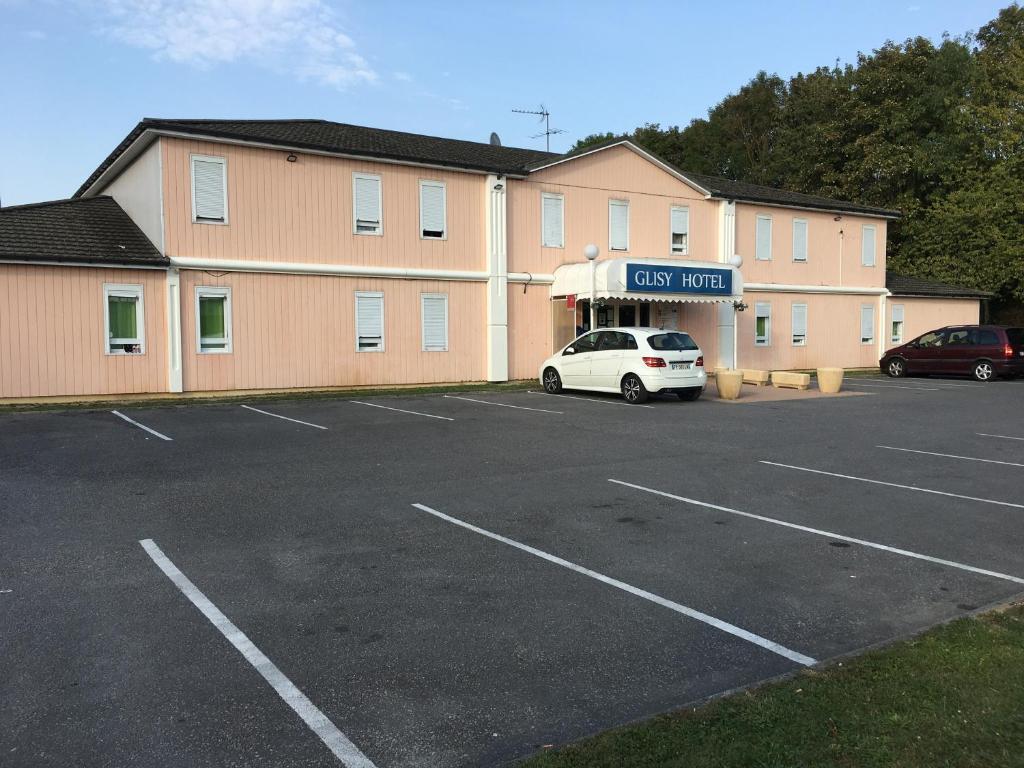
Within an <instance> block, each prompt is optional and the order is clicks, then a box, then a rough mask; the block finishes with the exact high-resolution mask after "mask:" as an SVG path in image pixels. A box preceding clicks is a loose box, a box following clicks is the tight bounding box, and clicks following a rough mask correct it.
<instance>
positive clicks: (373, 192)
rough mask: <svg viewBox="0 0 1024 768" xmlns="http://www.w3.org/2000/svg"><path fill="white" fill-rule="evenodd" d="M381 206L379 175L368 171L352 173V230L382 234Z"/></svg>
mask: <svg viewBox="0 0 1024 768" xmlns="http://www.w3.org/2000/svg"><path fill="white" fill-rule="evenodd" d="M382 206H383V203H382V200H381V185H380V176H375V175H373V174H370V173H353V174H352V221H353V222H354V224H353V232H355V233H356V234H357V235H380V234H383V233H384V226H383V224H382V223H381V208H382Z"/></svg>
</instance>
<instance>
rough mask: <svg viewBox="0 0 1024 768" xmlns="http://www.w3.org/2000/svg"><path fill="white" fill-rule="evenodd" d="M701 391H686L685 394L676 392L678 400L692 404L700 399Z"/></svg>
mask: <svg viewBox="0 0 1024 768" xmlns="http://www.w3.org/2000/svg"><path fill="white" fill-rule="evenodd" d="M700 393H701V391H700V390H699V389H688V390H686V391H685V392H676V394H677V395H678V396H679V399H680V400H686V401H687V402H691V403H692V402H693V401H694V400H696V399H697V398H699V397H700Z"/></svg>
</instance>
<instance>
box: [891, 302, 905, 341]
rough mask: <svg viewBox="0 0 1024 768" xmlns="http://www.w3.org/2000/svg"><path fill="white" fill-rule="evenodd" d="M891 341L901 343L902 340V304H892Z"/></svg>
mask: <svg viewBox="0 0 1024 768" xmlns="http://www.w3.org/2000/svg"><path fill="white" fill-rule="evenodd" d="M892 341H893V342H894V343H897V344H899V343H902V341H903V305H902V304H893V305H892Z"/></svg>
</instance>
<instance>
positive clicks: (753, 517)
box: [608, 478, 1024, 584]
mask: <svg viewBox="0 0 1024 768" xmlns="http://www.w3.org/2000/svg"><path fill="white" fill-rule="evenodd" d="M608 482H609V483H615V484H616V485H624V486H626V487H627V488H633V489H635V490H638V491H644V492H645V493H651V494H654V495H655V496H664V497H665V498H667V499H674V500H675V501H681V502H683V503H684V504H693V505H694V506H697V507H704V508H706V509H714V510H717V511H718V512H728V513H729V514H731V515H739V516H740V517H746V518H750V519H751V520H760V521H761V522H763V523H772V524H773V525H781V526H782V527H783V528H792V529H793V530H796V531H803V532H804V533H813V534H815V535H816V536H827V537H828V538H830V539H838V540H839V541H848V542H850V543H851V544H860V545H861V546H864V547H870V548H871V549H879V550H882V551H883V552H890V553H892V554H895V555H903V556H904V557H911V558H913V559H915V560H925V561H927V562H929V563H937V564H938V565H946V566H949V567H950V568H957V569H959V570H961V571H970V572H971V573H978V574H981V575H982V576H991V577H992V578H995V579H1003V580H1004V581H1012V582H1014V583H1015V584H1024V578H1020V577H1019V576H1011V575H1009V574H1007V573H999V572H998V571H989V570H986V569H985V568H977V567H975V566H973V565H966V564H964V563H958V562H956V561H955V560H944V559H943V558H941V557H932V556H931V555H923V554H921V553H920V552H911V551H910V550H908V549H898V548H896V547H890V546H888V545H886V544H879V543H877V542H874V541H867V540H866V539H857V538H854V537H853V536H844V535H843V534H841V533H833V532H832V531H823V530H821V529H819V528H811V527H809V526H806V525H799V524H797V523H789V522H786V521H785V520H779V519H778V518H774V517H765V516H764V515H755V514H754V513H753V512H741V511H740V510H738V509H730V508H729V507H722V506H719V505H718V504H709V503H708V502H706V501H697V500H696V499H688V498H686V497H685V496H676V495H675V494H674V493H668V492H666V491H658V490H655V489H654V488H646V487H644V486H642V485H634V484H633V483H627V482H625V481H623V480H613V479H611V478H609V479H608Z"/></svg>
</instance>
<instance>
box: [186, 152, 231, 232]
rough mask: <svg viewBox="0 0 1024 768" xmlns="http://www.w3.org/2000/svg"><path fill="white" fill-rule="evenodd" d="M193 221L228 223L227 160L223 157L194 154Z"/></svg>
mask: <svg viewBox="0 0 1024 768" xmlns="http://www.w3.org/2000/svg"><path fill="white" fill-rule="evenodd" d="M192 221H194V222H197V223H201V224H227V223H228V176H227V161H226V160H225V159H224V158H223V157H207V156H205V155H192Z"/></svg>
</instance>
